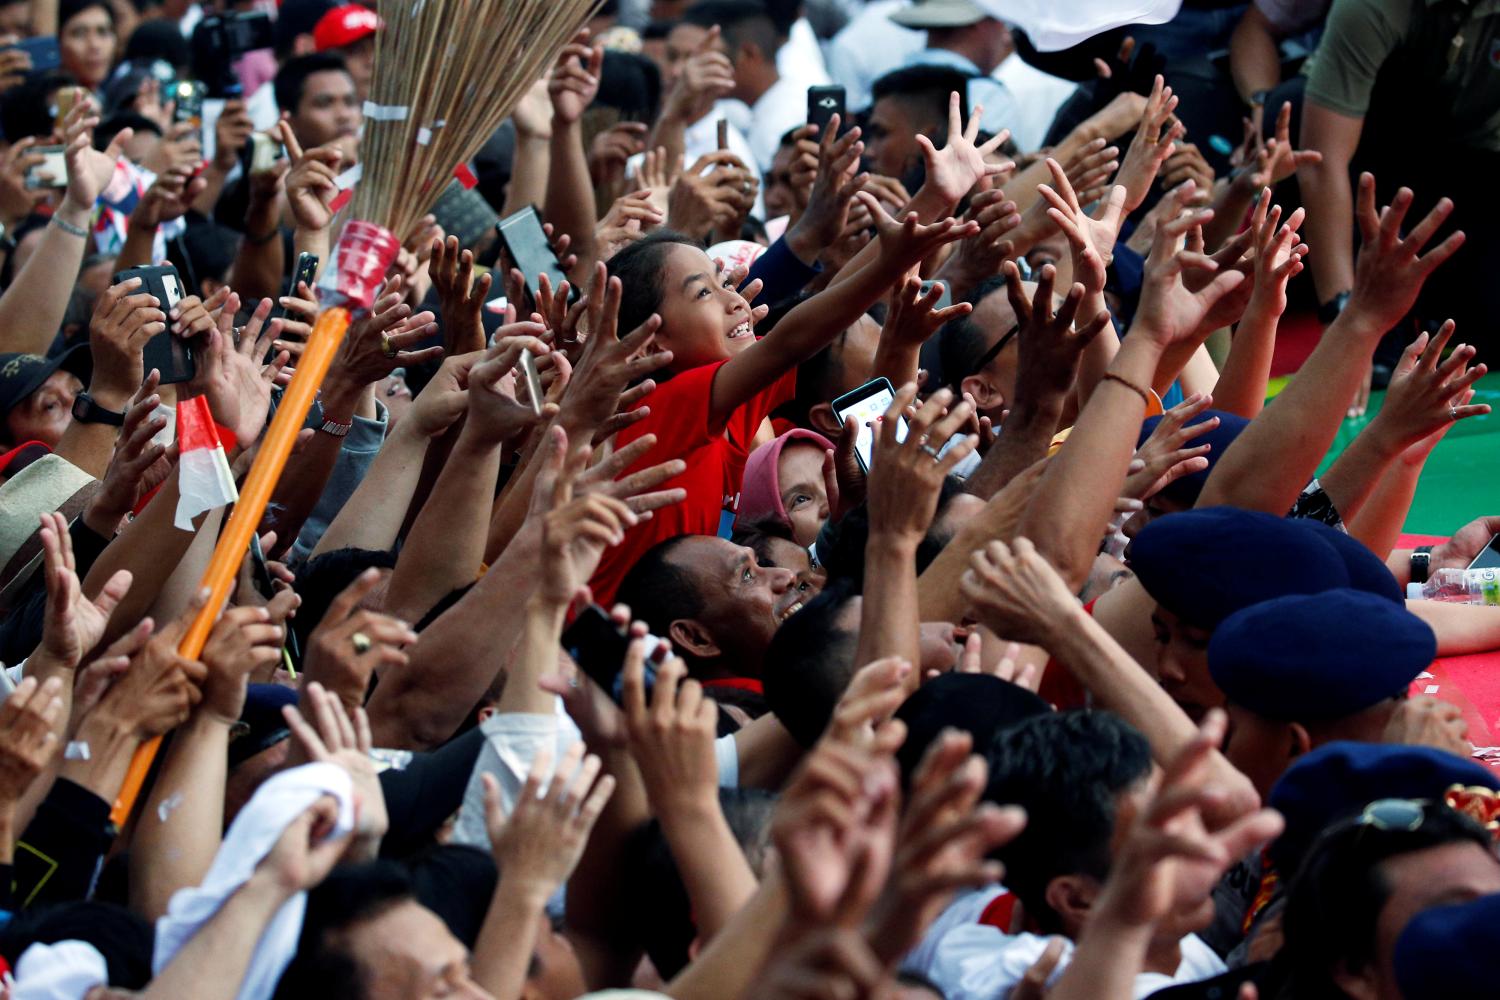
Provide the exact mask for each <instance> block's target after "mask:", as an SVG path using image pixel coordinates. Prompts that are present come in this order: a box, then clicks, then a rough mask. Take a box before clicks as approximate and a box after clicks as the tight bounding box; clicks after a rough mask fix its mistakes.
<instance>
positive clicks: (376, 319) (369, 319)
mask: <svg viewBox="0 0 1500 1000" xmlns="http://www.w3.org/2000/svg"><path fill="white" fill-rule="evenodd" d="M403 297H404V291H403V284H402V281H401V279H400V278H391V279H390V280H389V281H387V282H386V285H385V288H384V289H383V290H382V291H381V294H380V295H379V296H378V297H377V298H376V300H375V306H374V308H372V309H371V310H370V313H369V315H367V316H362V317H360V318H359V319H356V320H355V321H354V322H353V323H352V324H350V326H349V334H348V336H346V337H345V338H344V342H343V344H342V345H341V346H340V347H339V353H338V356H337V357H336V358H335V359H334V362H333V365H334V371H337V372H338V374H339V377H340V378H343V379H346V380H348V382H349V384H350V385H351V386H353V387H356V388H359V389H363V388H364V387H365V386H367V385H371V384H373V383H375V382H380V381H383V380H384V379H385V378H386V377H387V376H389V375H390V374H391V372H393V371H395V370H396V369H397V368H414V367H417V366H420V365H424V364H426V363H428V362H429V361H434V360H436V359H438V358H440V357H442V356H443V349H442V348H441V347H428V348H425V349H422V350H411V348H412V347H414V346H415V345H417V344H420V343H421V342H422V341H424V340H426V339H427V338H428V337H431V336H432V335H433V334H435V333H437V324H436V323H434V322H433V320H435V319H436V318H437V317H435V316H433V314H432V313H430V312H420V313H417V314H416V315H415V316H413V315H412V311H411V306H409V305H407V304H406V303H405V302H403V301H402V298H403Z"/></svg>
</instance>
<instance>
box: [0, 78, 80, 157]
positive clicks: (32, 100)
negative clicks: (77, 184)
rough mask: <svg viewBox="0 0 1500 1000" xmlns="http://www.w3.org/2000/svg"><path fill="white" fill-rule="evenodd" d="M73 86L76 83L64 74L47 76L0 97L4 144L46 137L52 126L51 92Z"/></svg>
mask: <svg viewBox="0 0 1500 1000" xmlns="http://www.w3.org/2000/svg"><path fill="white" fill-rule="evenodd" d="M76 85H77V81H76V80H74V79H73V78H72V77H71V76H69V75H68V74H67V73H48V74H46V75H45V76H39V77H36V78H35V79H30V80H24V81H22V82H21V83H18V84H17V85H16V86H14V87H12V88H10V89H9V90H7V91H6V92H5V94H4V96H3V97H0V131H4V133H5V141H6V142H9V143H15V142H19V141H20V140H22V139H24V138H26V137H27V136H41V137H46V136H50V135H51V134H52V129H53V128H54V126H55V124H56V123H55V122H54V121H53V120H52V108H51V104H52V102H51V100H50V98H51V96H52V94H53V92H54V91H57V90H61V89H62V88H63V87H72V86H76Z"/></svg>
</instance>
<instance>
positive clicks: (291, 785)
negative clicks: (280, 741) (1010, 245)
mask: <svg viewBox="0 0 1500 1000" xmlns="http://www.w3.org/2000/svg"><path fill="white" fill-rule="evenodd" d="M189 794H192V793H189ZM325 795H331V796H333V798H334V799H335V800H337V802H338V820H337V822H336V823H335V824H334V829H333V831H332V832H331V833H330V834H329V836H331V837H338V836H343V835H344V834H346V833H348V832H349V831H350V830H352V829H353V828H354V786H353V783H352V782H351V781H350V779H349V772H347V771H345V770H344V769H343V768H341V767H339V766H337V765H335V764H304V765H303V766H301V767H296V768H293V769H292V770H290V771H282V772H281V773H280V774H278V775H276V776H275V777H273V778H271V779H270V780H269V781H267V782H266V783H265V784H263V785H261V786H260V788H258V789H257V790H256V792H255V795H254V796H252V797H251V799H250V801H249V803H247V804H246V805H245V808H243V809H241V810H240V813H239V815H238V816H236V817H235V819H234V823H233V824H232V825H231V826H230V827H229V832H228V833H227V834H226V835H225V836H224V843H223V844H222V845H221V846H220V847H219V853H217V854H215V855H214V863H213V864H212V865H211V866H210V867H209V869H208V876H207V877H206V878H205V879H204V880H203V884H202V885H200V886H194V887H192V888H188V889H179V890H178V891H177V892H175V893H173V895H172V901H171V902H170V903H169V904H168V905H167V912H166V915H165V916H163V917H162V918H161V919H160V920H158V921H157V922H156V951H155V954H154V955H153V956H152V959H151V971H152V973H153V974H159V973H160V972H161V970H162V969H165V968H166V967H167V965H168V963H170V962H171V961H172V959H173V958H175V957H176V956H177V953H178V952H180V951H181V950H182V949H183V947H184V946H185V945H186V944H187V943H188V941H190V940H191V939H192V937H193V935H194V934H196V933H198V931H199V930H200V929H202V927H203V925H204V924H206V923H207V922H208V921H209V920H210V919H211V918H212V917H213V915H214V914H215V913H217V912H218V911H219V907H220V906H222V905H223V904H224V901H225V900H226V899H228V898H229V897H230V896H231V895H232V894H233V893H234V892H235V891H236V890H238V889H239V887H240V886H242V885H244V884H245V882H246V881H247V880H248V879H249V878H250V876H251V875H252V874H254V872H255V867H256V865H258V864H260V862H261V860H262V859H263V858H265V856H266V855H267V854H269V853H270V851H271V848H272V847H274V846H275V845H276V841H278V840H280V839H281V835H282V834H283V833H284V832H285V831H286V828H287V827H288V826H290V825H291V823H292V821H293V820H295V819H296V818H297V817H298V816H301V815H302V814H303V813H304V812H306V811H307V810H308V808H309V807H311V806H312V804H313V803H315V802H317V801H318V800H319V799H321V798H322V797H323V796H325ZM166 822H170V819H169V820H166ZM306 912H307V893H305V892H299V893H297V895H295V896H293V897H292V898H291V899H289V900H287V901H286V902H285V903H283V904H282V906H281V909H279V910H277V911H276V915H275V916H273V917H272V918H271V922H270V923H269V924H267V925H266V929H265V931H264V932H263V933H262V934H261V936H260V942H259V943H258V944H257V945H256V946H255V954H254V955H252V956H251V958H250V965H249V967H248V968H247V969H246V971H245V979H244V981H243V982H242V983H240V989H239V992H238V993H237V994H236V996H237V997H238V1000H268V998H269V997H270V996H271V994H272V993H274V992H275V991H276V982H277V980H279V979H280V978H281V974H282V973H283V972H285V971H286V967H287V964H288V963H289V962H291V960H292V956H293V955H295V954H296V952H297V938H298V937H299V936H300V935H301V933H302V917H303V915H304V914H305V913H306Z"/></svg>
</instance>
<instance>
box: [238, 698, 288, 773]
mask: <svg viewBox="0 0 1500 1000" xmlns="http://www.w3.org/2000/svg"><path fill="white" fill-rule="evenodd" d="M296 704H297V689H296V688H293V687H287V686H285V685H283V684H251V685H249V691H248V692H247V693H246V695H245V707H244V708H243V709H241V710H240V722H241V725H240V726H238V727H236V729H235V735H233V736H231V737H230V741H229V766H230V767H231V768H233V767H238V766H239V765H240V764H242V763H244V762H245V761H247V760H249V759H250V758H251V757H254V756H255V755H256V754H258V753H260V752H261V751H262V750H269V749H270V748H271V747H273V746H275V745H276V744H277V743H280V742H281V741H282V740H284V739H286V738H287V736H289V735H290V734H291V730H290V729H289V728H287V724H286V719H285V718H283V717H282V714H281V710H282V708H284V707H285V706H287V705H296Z"/></svg>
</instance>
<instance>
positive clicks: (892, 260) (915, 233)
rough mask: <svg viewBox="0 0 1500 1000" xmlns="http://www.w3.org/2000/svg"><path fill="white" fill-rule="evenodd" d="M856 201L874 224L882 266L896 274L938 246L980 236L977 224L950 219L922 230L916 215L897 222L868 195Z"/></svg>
mask: <svg viewBox="0 0 1500 1000" xmlns="http://www.w3.org/2000/svg"><path fill="white" fill-rule="evenodd" d="M855 197H856V198H857V199H859V203H860V204H861V205H863V206H864V207H865V210H866V211H868V212H869V213H870V217H871V218H872V219H873V220H874V222H875V238H876V239H877V240H878V241H879V244H880V246H879V250H880V261H881V263H882V264H883V265H885V266H888V267H890V268H892V269H894V270H896V271H898V272H902V273H904V272H905V271H907V270H909V269H910V268H912V267H913V266H914V265H916V264H917V263H918V262H919V261H921V260H923V259H924V258H925V257H926V256H927V255H928V254H930V253H932V252H933V251H934V250H936V249H938V248H939V247H941V246H944V245H946V244H948V243H952V242H954V241H955V240H961V239H964V238H966V237H969V236H974V235H976V234H977V233H978V232H979V223H977V222H974V221H972V220H971V221H969V222H965V223H960V222H959V221H958V220H957V219H952V218H949V219H942V220H940V221H938V222H935V223H933V224H932V225H930V226H924V225H922V224H921V223H920V222H918V221H917V213H916V212H908V213H906V215H905V217H904V218H902V219H901V220H899V221H898V220H896V219H893V218H891V217H890V215H888V214H887V213H886V211H885V209H883V208H881V207H880V202H878V201H876V200H875V196H874V195H872V194H870V193H869V192H868V191H860V192H859V193H858V194H856V195H855Z"/></svg>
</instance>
